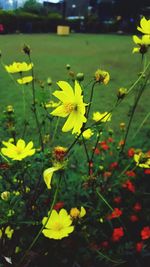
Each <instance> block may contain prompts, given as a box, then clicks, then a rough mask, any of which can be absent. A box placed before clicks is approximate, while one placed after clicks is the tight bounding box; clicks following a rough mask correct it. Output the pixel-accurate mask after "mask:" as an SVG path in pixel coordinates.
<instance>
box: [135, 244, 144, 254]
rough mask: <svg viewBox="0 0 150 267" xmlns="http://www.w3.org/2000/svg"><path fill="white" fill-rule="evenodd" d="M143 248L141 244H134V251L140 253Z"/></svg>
mask: <svg viewBox="0 0 150 267" xmlns="http://www.w3.org/2000/svg"><path fill="white" fill-rule="evenodd" d="M142 248H143V242H138V243H136V251H137V252H141V251H142Z"/></svg>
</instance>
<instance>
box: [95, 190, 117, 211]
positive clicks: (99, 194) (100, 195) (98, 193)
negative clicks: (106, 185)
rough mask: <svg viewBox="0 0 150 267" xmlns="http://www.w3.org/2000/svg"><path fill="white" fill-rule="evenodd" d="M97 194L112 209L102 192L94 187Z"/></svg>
mask: <svg viewBox="0 0 150 267" xmlns="http://www.w3.org/2000/svg"><path fill="white" fill-rule="evenodd" d="M96 193H97V195H98V196H99V197H100V198H101V199H102V200H103V202H104V203H105V204H106V206H107V207H108V208H109V209H110V210H111V211H113V210H114V209H113V208H112V207H111V206H110V204H109V203H108V202H107V200H106V199H105V198H104V197H103V196H102V194H101V193H100V192H99V191H98V189H96Z"/></svg>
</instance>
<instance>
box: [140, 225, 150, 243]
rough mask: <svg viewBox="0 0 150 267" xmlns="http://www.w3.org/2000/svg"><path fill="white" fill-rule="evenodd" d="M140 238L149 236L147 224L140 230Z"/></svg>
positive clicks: (143, 238) (149, 231) (149, 228)
mask: <svg viewBox="0 0 150 267" xmlns="http://www.w3.org/2000/svg"><path fill="white" fill-rule="evenodd" d="M141 238H142V240H145V239H148V238H150V227H149V226H145V227H144V228H143V229H142V230H141Z"/></svg>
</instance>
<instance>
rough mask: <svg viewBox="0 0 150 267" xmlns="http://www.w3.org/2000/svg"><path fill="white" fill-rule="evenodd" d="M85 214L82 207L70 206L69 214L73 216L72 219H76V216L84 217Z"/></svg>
mask: <svg viewBox="0 0 150 267" xmlns="http://www.w3.org/2000/svg"><path fill="white" fill-rule="evenodd" d="M85 214H86V210H85V208H84V207H81V209H80V210H79V209H78V208H72V209H71V210H70V216H71V217H72V218H73V219H76V218H82V217H84V216H85Z"/></svg>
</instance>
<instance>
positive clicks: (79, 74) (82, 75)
mask: <svg viewBox="0 0 150 267" xmlns="http://www.w3.org/2000/svg"><path fill="white" fill-rule="evenodd" d="M76 79H77V81H79V82H82V81H83V80H84V73H82V72H79V73H77V75H76Z"/></svg>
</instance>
